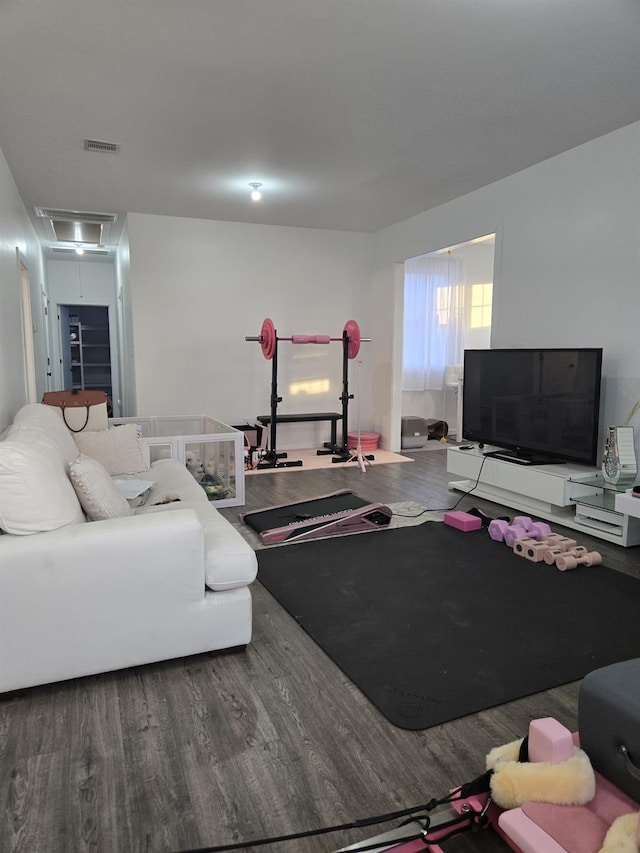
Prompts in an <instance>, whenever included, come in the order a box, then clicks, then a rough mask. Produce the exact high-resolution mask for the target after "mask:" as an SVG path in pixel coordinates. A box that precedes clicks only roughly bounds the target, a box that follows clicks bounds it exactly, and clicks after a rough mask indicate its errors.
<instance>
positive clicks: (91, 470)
mask: <svg viewBox="0 0 640 853" xmlns="http://www.w3.org/2000/svg"><path fill="white" fill-rule="evenodd" d="M69 478H70V480H71V482H72V483H73V488H74V489H75V490H76V494H77V496H78V500H79V501H80V503H81V504H82V508H83V509H84V511H85V512H86V514H87V518H88V519H89V521H103V520H104V519H105V518H124V517H125V516H127V515H132V514H133V510H132V509H131V507H130V506H129V504H128V503H127V501H126V499H125V498H123V497H122V495H121V494H120V492H119V491H118V490H117V489H116V487H115V485H114V483H113V481H112V479H111V477H110V476H109V474H108V473H107V472H106V471H105V469H104V466H102V465H101V464H100V463H99V462H98V460H97V459H92V458H91V457H90V456H84V455H83V454H82V453H81V454H80V456H78V458H77V459H76V461H75V462H72V463H71V465H70V466H69Z"/></svg>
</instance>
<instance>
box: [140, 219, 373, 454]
mask: <svg viewBox="0 0 640 853" xmlns="http://www.w3.org/2000/svg"><path fill="white" fill-rule="evenodd" d="M128 232H129V243H130V251H131V269H130V284H131V304H132V314H133V335H134V340H135V382H136V388H137V413H138V414H157V415H163V414H179V413H181V412H182V413H183V412H188V413H192V414H197V413H208V414H213V415H214V416H216V417H218V418H220V419H222V420H225V421H227V422H230V423H242V422H244V421H245V420H252V419H253V418H255V417H256V416H257V415H261V414H268V413H269V410H270V387H271V368H272V362H271V361H267V360H265V359H264V357H263V356H262V353H261V349H260V346H259V344H257V343H249V342H246V341H245V337H246V336H251V335H258V334H259V333H260V329H261V326H262V322H263V320H264V318H265V317H270V318H271V319H272V320H273V322H274V324H275V327H276V330H277V333H278V336H279V337H285V336H290V335H292V334H328V335H331V336H332V337H341V336H342V330H343V328H344V325H345V323H346V321H347V320H350V319H355V320H356V321H357V322H358V324H359V326H360V328H361V332H362V335H363V337H367V336H372V332H371V319H370V318H371V312H370V295H369V294H370V279H371V251H372V243H373V237H372V236H371V235H369V234H360V233H351V232H338V231H322V230H317V229H307V228H288V227H277V226H276V227H274V226H266V225H247V224H242V223H236V222H219V221H210V220H200V219H183V218H177V217H163V216H149V215H143V214H130V215H129V217H128ZM370 346H371V345H370V344H366V343H363V344H362V347H361V350H360V354H359V358H362V359H363V362H364V363H363V366H362V368H361V373H362V376H361V395H360V396H361V416H362V418H363V423H362V428H363V429H370V426H371V424H370V421H371V418H370V411H371V403H370V399H371V370H370V364H369V362H370V357H371V351H370ZM341 379H342V345H341V343H333V344H331V345H328V346H322V345H308V346H299V345H293V344H290V343H284V342H283V343H281V344H280V345H279V347H278V392H279V394H280V396H282V397H283V400H282V403H281V404H280V406H279V408H278V411H279V412H281V413H283V414H284V413H299V412H325V411H326V412H333V411H335V412H340V411H341V404H340V399H339V398H340V394H341V391H342V387H341ZM323 381H325V382H326V383H327V390H326V391H322V392H317V384H318V383H322V382H323ZM356 381H357V368H356V366H355V363H354V362H353V361H351V362H350V383H351V385H350V390H351V391H352V393H355V390H356ZM296 383H298V384H299V383H309V386H308V387H309V388H311V392H310V393H305V392H304V391H302V392H301V393H299V394H296V395H295V396H294V395H293V394H292V390H293V386H294V385H295V384H296ZM314 391H316V392H314ZM355 413H356V409H355V406H352V407H351V408H350V411H349V415H350V427H351V425H353V426H355ZM328 430H329V428H328V425H327V424H323V425H307V424H300V425H292V426H286V427H281V428H280V430H279V433H278V448H277V449H279V450H280V449H285V448H286V447H287V446H288V447H292V448H293V447H312V446H316V445H318V444H321V443H322V442H323V441H325V440H328V438H329V432H328ZM338 437H339V438H340V432H339V434H338Z"/></svg>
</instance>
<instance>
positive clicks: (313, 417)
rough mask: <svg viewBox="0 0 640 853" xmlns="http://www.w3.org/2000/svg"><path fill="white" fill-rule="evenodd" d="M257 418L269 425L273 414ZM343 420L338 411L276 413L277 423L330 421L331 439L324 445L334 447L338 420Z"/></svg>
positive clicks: (264, 424)
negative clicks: (296, 413)
mask: <svg viewBox="0 0 640 853" xmlns="http://www.w3.org/2000/svg"><path fill="white" fill-rule="evenodd" d="M256 420H257V421H258V423H259V424H261V426H263V427H268V426H270V424H271V422H272V416H271V415H258V417H257V418H256ZM341 420H342V415H340V414H338V413H337V412H313V413H310V414H302V415H276V419H275V422H276V424H302V423H313V422H315V421H329V422H330V423H331V439H330V441H329V442H326V443H325V445H324V446H325V447H330V448H334V447H336V446H337V443H338V437H337V436H338V421H341ZM272 449H273V448H272ZM319 452H320V451H319Z"/></svg>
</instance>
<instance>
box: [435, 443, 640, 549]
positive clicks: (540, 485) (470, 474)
mask: <svg viewBox="0 0 640 853" xmlns="http://www.w3.org/2000/svg"><path fill="white" fill-rule="evenodd" d="M491 450H499V448H493V447H485V448H484V449H483V450H479V449H478V448H477V447H474V448H473V449H471V450H461V449H460V448H459V447H450V448H448V449H447V471H448V472H449V473H451V474H455V475H457V476H459V477H464V478H465V479H462V480H454V481H451V482H450V483H449V488H450V489H455V490H456V491H460V492H470V491H472V490H473V494H474V495H477V496H478V497H480V498H485V499H486V500H490V501H494V502H495V503H498V504H502V505H503V506H507V507H512V508H513V509H516V510H518V511H519V512H521V513H525V514H527V515H531V516H537V517H538V518H544V519H546V520H547V521H549V522H555V523H556V524H560V525H562V526H564V527H569V528H572V529H575V530H581V531H583V532H584V533H588V534H589V535H591V536H595V537H597V538H599V539H606V540H607V541H608V542H615V543H616V544H617V545H622V546H623V547H629V546H631V545H638V544H640V519H639V518H635V517H632V516H629V515H628V514H626V513H624V512H619V511H616V509H615V499H616V489H615V487H611V486H608V485H607V484H606V483H604V481H603V480H602V476H601V474H600V472H599V470H598V469H597V468H588V467H586V466H583V465H574V464H572V463H569V464H560V465H519V464H517V463H514V462H507V461H505V460H503V459H494V458H492V457H489V456H485V455H484V454H485V453H487V452H488V451H491ZM478 477H480V480H479V482H477V481H478ZM476 482H477V485H476ZM620 488H621V489H623V487H620ZM639 503H640V501H639Z"/></svg>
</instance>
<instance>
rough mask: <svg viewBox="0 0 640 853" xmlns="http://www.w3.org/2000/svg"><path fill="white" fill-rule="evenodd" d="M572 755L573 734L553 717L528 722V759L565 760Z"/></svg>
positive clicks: (553, 761)
mask: <svg viewBox="0 0 640 853" xmlns="http://www.w3.org/2000/svg"><path fill="white" fill-rule="evenodd" d="M572 755H573V735H572V734H571V732H570V731H569V729H567V728H566V727H565V726H563V725H562V723H559V722H558V721H557V720H556V719H554V718H553V717H543V718H542V719H539V720H532V721H531V722H530V723H529V761H550V762H552V763H553V764H555V763H556V762H558V761H566V760H567V759H569V758H571V756H572Z"/></svg>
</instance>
